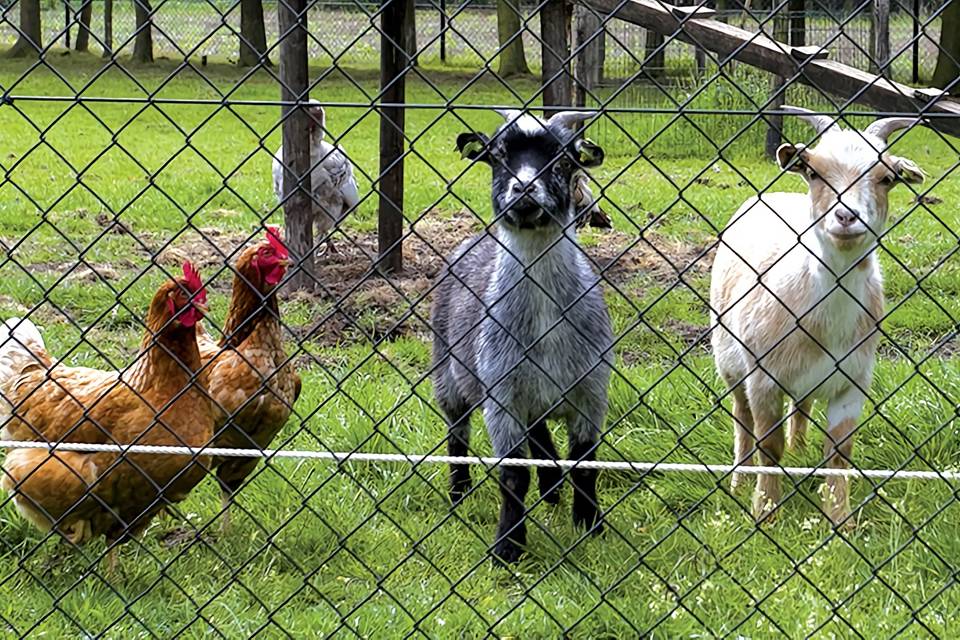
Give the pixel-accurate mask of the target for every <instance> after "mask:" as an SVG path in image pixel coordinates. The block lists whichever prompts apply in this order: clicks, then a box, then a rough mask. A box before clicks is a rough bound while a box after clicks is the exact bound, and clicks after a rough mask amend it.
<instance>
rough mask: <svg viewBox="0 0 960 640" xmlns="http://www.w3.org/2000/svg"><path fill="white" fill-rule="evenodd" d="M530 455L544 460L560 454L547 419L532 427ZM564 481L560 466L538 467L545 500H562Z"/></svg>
mask: <svg viewBox="0 0 960 640" xmlns="http://www.w3.org/2000/svg"><path fill="white" fill-rule="evenodd" d="M528 438H529V440H530V457H531V458H540V459H543V460H556V459H557V458H558V457H559V456H558V454H557V448H556V447H555V446H554V445H553V438H552V437H551V436H550V429H549V428H548V427H547V421H546V419H542V420H538V421H536V422H535V423H534V424H533V427H531V428H530V434H529V435H528ZM562 482H563V470H562V469H561V468H560V467H537V484H538V486H539V488H540V496H541V497H542V498H543V501H544V502H547V503H549V504H557V503H559V502H560V486H561V483H562Z"/></svg>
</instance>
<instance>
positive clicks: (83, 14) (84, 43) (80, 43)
mask: <svg viewBox="0 0 960 640" xmlns="http://www.w3.org/2000/svg"><path fill="white" fill-rule="evenodd" d="M92 16H93V0H84V1H83V4H82V5H81V6H80V12H79V26H78V27H77V41H76V43H75V44H74V48H75V49H76V50H77V51H87V50H88V49H89V48H90V18H91V17H92Z"/></svg>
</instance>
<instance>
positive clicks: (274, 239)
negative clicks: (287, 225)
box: [267, 226, 288, 258]
mask: <svg viewBox="0 0 960 640" xmlns="http://www.w3.org/2000/svg"><path fill="white" fill-rule="evenodd" d="M267 241H268V242H269V243H270V246H271V247H273V250H274V251H276V252H277V255H278V256H280V257H281V258H286V257H287V255H288V252H287V247H286V246H285V245H284V244H283V240H281V239H280V227H274V226H268V227H267Z"/></svg>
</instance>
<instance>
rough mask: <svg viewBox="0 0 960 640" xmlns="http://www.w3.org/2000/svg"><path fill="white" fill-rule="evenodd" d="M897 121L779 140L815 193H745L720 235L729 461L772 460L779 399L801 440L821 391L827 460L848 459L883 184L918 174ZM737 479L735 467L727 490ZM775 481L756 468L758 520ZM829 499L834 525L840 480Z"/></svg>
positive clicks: (844, 511)
mask: <svg viewBox="0 0 960 640" xmlns="http://www.w3.org/2000/svg"><path fill="white" fill-rule="evenodd" d="M808 117H809V116H808ZM809 119H810V120H812V122H811V123H816V124H818V125H821V126H822V125H823V122H817V120H816V118H815V117H809ZM902 126H907V125H906V124H904V123H903V121H902V120H898V121H896V122H893V121H888V120H881V121H878V122H877V123H875V125H872V127H877V128H878V130H879V131H880V135H873V134H871V133H867V134H861V133H859V132H855V131H841V130H840V129H839V128H838V127H828V126H823V127H822V128H821V127H820V126H818V129H820V131H818V132H819V133H821V134H822V140H821V142H820V144H819V145H818V146H817V147H816V148H815V149H813V150H809V149H806V148H805V147H803V146H797V147H794V146H793V145H784V146H782V147H781V148H780V149H779V150H778V159H779V160H780V163H781V166H782V167H784V168H789V169H791V170H794V171H798V172H800V173H801V174H803V175H804V177H805V178H806V179H807V181H808V183H809V184H810V192H809V193H807V194H800V193H769V194H763V195H762V196H761V197H759V198H752V199H751V200H749V201H747V202H746V203H745V204H744V205H743V206H742V207H741V208H740V210H739V211H737V213H736V214H735V215H734V216H733V218H732V219H731V221H730V223H729V224H728V225H727V227H726V229H724V231H723V233H722V234H721V243H720V247H719V248H718V250H717V255H716V258H715V260H714V265H713V271H712V281H711V312H712V313H711V315H712V323H713V326H714V327H715V328H714V331H713V336H712V343H713V349H714V358H715V360H716V364H717V369H718V371H719V373H720V375H721V377H723V379H724V381H725V382H726V383H727V385H728V386H729V387H730V389H731V393H732V395H733V413H734V434H735V436H734V464H752V463H753V460H752V458H753V451H754V450H755V449H757V450H759V455H760V457H761V462H762V463H763V464H767V465H772V464H779V460H780V457H781V455H782V453H783V430H782V428H781V421H782V417H783V400H784V397H785V396H786V397H787V398H789V399H790V400H791V401H792V402H793V404H794V406H795V407H798V409H797V410H796V413H794V414H793V415H792V416H791V418H790V421H789V428H788V439H789V440H791V441H794V440H799V439H801V438H802V435H803V428H804V423H805V416H808V415H809V412H810V408H811V402H812V401H813V400H814V399H819V400H824V401H826V402H827V403H828V408H827V426H826V431H827V434H826V436H825V445H824V457H825V459H826V460H827V464H828V465H829V466H832V467H838V466H846V464H847V462H848V459H849V456H850V454H851V452H852V447H853V431H854V430H855V428H856V427H857V424H858V420H859V416H860V414H861V412H862V410H863V405H864V401H865V394H866V392H867V391H868V389H869V387H870V383H871V380H872V376H873V367H874V361H875V353H876V344H877V337H878V333H877V323H878V322H879V321H880V319H881V318H882V315H883V283H882V279H881V274H880V268H879V263H878V260H877V257H876V255H875V253H874V249H875V247H876V239H877V236H878V235H879V234H880V233H882V232H883V229H884V227H885V225H886V218H887V191H888V190H889V189H890V188H891V187H892V186H893V184H894V183H895V182H896V181H897V180H899V181H906V182H918V181H919V180H921V179H922V173H921V172H920V171H919V169H917V168H916V166H915V165H913V163H911V162H910V161H909V160H906V159H903V158H898V157H895V156H891V155H888V154H886V153H885V152H884V150H883V149H884V148H885V146H886V144H885V142H884V138H885V137H886V135H888V134H889V131H888V130H891V129H892V128H893V127H902ZM868 130H869V129H868ZM794 162H795V164H794ZM743 478H744V476H743V475H742V474H736V473H735V474H734V477H733V485H734V487H736V486H737V485H738V484H739V483H740V482H742V481H743ZM779 482H780V481H779V478H777V477H776V476H769V475H760V476H757V489H756V492H755V494H754V507H753V508H754V514H755V515H756V516H757V518H763V517H765V516H766V515H767V514H769V513H770V512H771V511H772V510H773V509H774V508H775V507H776V505H777V503H778V501H779V499H780V488H779ZM824 501H825V510H826V512H827V515H828V516H829V517H830V518H831V520H832V521H833V522H834V523H838V524H839V523H841V522H844V521H846V520H847V518H848V516H849V512H850V508H849V495H848V487H847V482H846V480H839V479H831V480H828V481H827V491H826V492H825V496H824Z"/></svg>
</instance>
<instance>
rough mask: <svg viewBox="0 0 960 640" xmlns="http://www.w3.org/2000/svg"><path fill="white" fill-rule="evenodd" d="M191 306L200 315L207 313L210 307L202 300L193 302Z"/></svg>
mask: <svg viewBox="0 0 960 640" xmlns="http://www.w3.org/2000/svg"><path fill="white" fill-rule="evenodd" d="M193 308H194V309H196V310H197V311H199V312H200V315H203V316H205V315H207V313H209V312H210V307H208V306H207V305H206V304H204V303H202V302H194V303H193Z"/></svg>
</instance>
